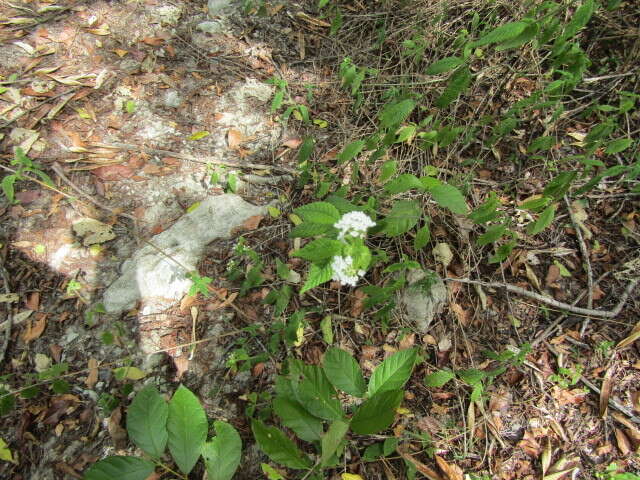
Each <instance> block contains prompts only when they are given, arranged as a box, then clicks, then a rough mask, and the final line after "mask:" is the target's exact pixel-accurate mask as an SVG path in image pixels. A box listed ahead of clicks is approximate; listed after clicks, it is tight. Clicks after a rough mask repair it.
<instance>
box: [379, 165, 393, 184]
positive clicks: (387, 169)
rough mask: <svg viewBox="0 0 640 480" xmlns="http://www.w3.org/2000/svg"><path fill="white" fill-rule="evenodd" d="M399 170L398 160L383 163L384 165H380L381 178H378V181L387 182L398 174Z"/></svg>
mask: <svg viewBox="0 0 640 480" xmlns="http://www.w3.org/2000/svg"><path fill="white" fill-rule="evenodd" d="M397 170H398V162H396V161H395V160H387V161H386V162H384V163H383V164H382V167H380V178H379V179H378V182H380V183H385V182H386V181H387V180H389V179H390V178H391V177H393V176H394V175H395V174H396V171H397Z"/></svg>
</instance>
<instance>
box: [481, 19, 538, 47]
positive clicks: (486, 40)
mask: <svg viewBox="0 0 640 480" xmlns="http://www.w3.org/2000/svg"><path fill="white" fill-rule="evenodd" d="M528 26H529V24H528V23H526V22H510V23H505V24H504V25H500V26H499V27H497V28H495V29H493V30H492V31H491V32H489V33H487V34H486V35H485V36H483V37H481V38H480V39H478V40H476V41H475V42H473V43H472V44H471V45H472V47H482V46H483V45H490V44H492V43H503V42H506V41H507V40H511V39H513V38H516V37H518V36H519V35H520V34H521V33H522V32H524V30H525V28H527V27H528Z"/></svg>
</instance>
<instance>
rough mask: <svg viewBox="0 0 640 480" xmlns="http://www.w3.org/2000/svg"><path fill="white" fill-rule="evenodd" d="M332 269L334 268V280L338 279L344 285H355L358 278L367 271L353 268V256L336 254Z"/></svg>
mask: <svg viewBox="0 0 640 480" xmlns="http://www.w3.org/2000/svg"><path fill="white" fill-rule="evenodd" d="M331 269H332V270H333V277H332V280H336V281H338V282H340V283H342V284H343V285H351V286H352V287H355V286H356V284H357V283H358V280H359V279H360V278H361V277H363V276H364V274H365V273H366V272H365V271H364V270H357V271H356V270H355V269H354V268H353V258H351V257H348V256H347V257H342V256H340V255H336V256H335V257H333V260H332V261H331Z"/></svg>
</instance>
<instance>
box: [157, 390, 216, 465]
mask: <svg viewBox="0 0 640 480" xmlns="http://www.w3.org/2000/svg"><path fill="white" fill-rule="evenodd" d="M167 430H168V432H169V438H168V442H167V443H168V445H169V452H170V453H171V456H172V457H173V460H174V461H175V462H176V465H178V468H180V471H182V473H184V474H185V475H187V474H189V472H191V470H192V469H193V467H194V465H195V464H196V462H197V461H198V458H199V457H200V450H201V448H202V445H204V442H205V440H206V439H207V430H208V423H207V415H206V414H205V412H204V409H203V408H202V405H200V402H199V401H198V399H197V398H196V396H195V395H194V394H193V393H192V392H191V391H190V390H189V389H188V388H186V387H185V386H184V385H180V387H178V389H177V390H176V392H175V393H174V394H173V397H172V398H171V401H170V402H169V417H168V419H167Z"/></svg>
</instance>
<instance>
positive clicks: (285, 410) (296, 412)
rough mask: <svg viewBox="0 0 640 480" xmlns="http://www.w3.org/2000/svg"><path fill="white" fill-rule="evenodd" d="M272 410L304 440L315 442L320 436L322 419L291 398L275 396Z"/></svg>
mask: <svg viewBox="0 0 640 480" xmlns="http://www.w3.org/2000/svg"><path fill="white" fill-rule="evenodd" d="M273 411H274V412H275V414H276V415H277V416H278V417H279V418H280V421H281V422H282V424H283V425H284V426H285V427H288V428H290V429H291V430H293V431H294V432H295V433H296V435H297V436H298V437H299V438H300V439H301V440H304V441H306V442H315V441H318V440H320V438H321V437H322V433H323V432H322V420H320V419H319V418H318V417H314V416H313V415H311V414H310V413H309V412H308V411H307V410H306V409H305V408H304V407H303V406H302V405H301V404H300V403H299V402H298V401H296V400H294V399H293V398H289V397H284V396H277V397H276V398H275V400H274V401H273Z"/></svg>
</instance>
